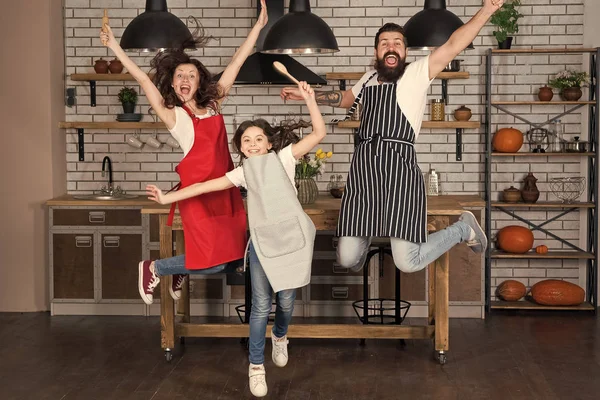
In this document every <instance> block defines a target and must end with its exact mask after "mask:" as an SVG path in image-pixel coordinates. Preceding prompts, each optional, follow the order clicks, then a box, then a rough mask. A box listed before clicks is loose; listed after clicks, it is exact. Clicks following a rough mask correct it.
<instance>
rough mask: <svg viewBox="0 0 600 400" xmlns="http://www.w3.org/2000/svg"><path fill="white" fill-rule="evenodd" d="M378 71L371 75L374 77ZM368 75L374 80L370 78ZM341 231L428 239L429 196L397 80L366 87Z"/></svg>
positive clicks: (342, 233)
mask: <svg viewBox="0 0 600 400" xmlns="http://www.w3.org/2000/svg"><path fill="white" fill-rule="evenodd" d="M374 76H375V74H374V75H373V76H371V78H370V79H373V78H374ZM370 79H369V80H370ZM369 80H367V82H365V84H364V85H363V87H362V89H361V92H360V94H359V95H358V96H357V98H356V101H355V104H354V105H353V107H355V106H356V103H358V102H359V101H360V100H361V97H362V99H363V111H362V115H361V122H360V126H359V128H358V137H359V139H360V140H359V143H358V145H357V146H356V148H355V150H354V156H353V157H352V163H351V165H350V171H349V172H348V181H347V183H346V189H345V190H344V195H343V196H342V205H341V209H340V217H339V221H338V226H337V233H336V234H337V236H378V237H396V238H400V239H404V240H407V241H410V242H413V243H423V242H426V241H427V225H426V223H427V196H426V192H425V182H424V179H423V174H422V172H421V169H420V168H419V166H418V165H417V155H416V152H415V148H414V142H415V132H414V130H413V128H412V126H411V125H410V123H409V121H408V119H406V117H405V116H404V114H403V113H402V110H401V109H400V107H399V106H398V102H397V100H396V87H397V84H396V83H384V84H380V85H371V86H366V85H367V83H368V82H369Z"/></svg>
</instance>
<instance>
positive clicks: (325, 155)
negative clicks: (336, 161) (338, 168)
mask: <svg viewBox="0 0 600 400" xmlns="http://www.w3.org/2000/svg"><path fill="white" fill-rule="evenodd" d="M317 157H319V160H322V159H324V158H325V157H327V154H325V153H323V152H321V153H319V154H318V155H317Z"/></svg>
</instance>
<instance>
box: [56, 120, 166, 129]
mask: <svg viewBox="0 0 600 400" xmlns="http://www.w3.org/2000/svg"><path fill="white" fill-rule="evenodd" d="M58 127H59V128H62V129H67V128H76V129H166V126H165V124H164V123H162V122H118V121H114V122H59V123H58Z"/></svg>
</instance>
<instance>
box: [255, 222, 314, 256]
mask: <svg viewBox="0 0 600 400" xmlns="http://www.w3.org/2000/svg"><path fill="white" fill-rule="evenodd" d="M252 241H253V243H255V244H256V246H257V247H258V248H259V250H260V252H261V253H262V254H263V255H264V256H265V257H267V258H275V257H280V256H283V255H286V254H290V253H294V252H296V251H298V250H300V249H302V248H303V247H304V246H305V245H306V238H305V237H304V234H303V233H302V227H301V226H300V221H298V217H293V218H290V219H286V220H283V221H281V222H277V223H273V224H269V225H263V226H258V227H255V228H254V233H253V235H252Z"/></svg>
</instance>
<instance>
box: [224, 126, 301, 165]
mask: <svg viewBox="0 0 600 400" xmlns="http://www.w3.org/2000/svg"><path fill="white" fill-rule="evenodd" d="M252 126H256V127H258V128H260V129H262V130H263V132H264V133H265V136H266V137H267V140H268V141H269V143H271V145H272V146H273V147H272V148H271V150H272V151H274V152H275V153H279V152H280V151H281V149H283V148H284V147H286V146H289V145H290V144H292V143H298V141H299V140H300V137H299V136H298V134H297V133H296V132H294V130H296V129H298V128H307V127H309V126H310V124H309V123H308V122H306V121H302V120H300V121H298V122H295V121H293V120H290V121H283V122H282V123H281V124H280V125H279V126H277V127H273V126H271V124H269V123H268V122H267V121H266V120H264V119H262V118H259V119H255V120H248V121H244V122H242V123H241V124H240V125H239V126H238V128H237V129H236V131H235V133H234V134H233V139H232V143H233V149H234V151H235V152H236V153H237V154H238V155H239V156H240V164H241V163H242V161H243V159H244V158H245V156H244V153H242V135H243V134H244V132H245V131H246V129H248V128H250V127H252Z"/></svg>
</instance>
